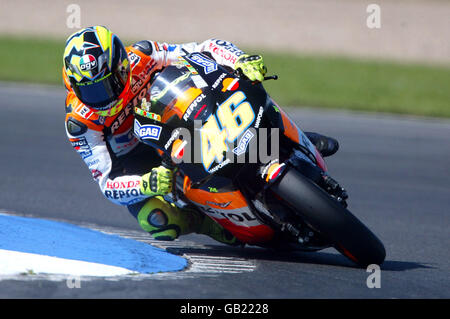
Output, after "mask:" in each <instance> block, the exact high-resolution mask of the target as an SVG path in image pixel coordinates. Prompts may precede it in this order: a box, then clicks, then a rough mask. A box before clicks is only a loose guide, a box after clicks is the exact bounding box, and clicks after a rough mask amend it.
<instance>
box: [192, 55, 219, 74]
mask: <svg viewBox="0 0 450 319" xmlns="http://www.w3.org/2000/svg"><path fill="white" fill-rule="evenodd" d="M186 59H188V60H189V61H191V62H193V63H195V64H197V65H199V66H201V67H203V71H204V72H205V74H209V73H211V72H214V71H217V63H216V62H214V61H212V60H211V59H208V58H206V57H205V56H204V55H202V54H200V53H194V54H192V55H191V56H190V57H186Z"/></svg>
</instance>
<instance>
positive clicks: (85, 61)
mask: <svg viewBox="0 0 450 319" xmlns="http://www.w3.org/2000/svg"><path fill="white" fill-rule="evenodd" d="M96 66H97V60H96V59H95V57H94V56H93V55H92V54H85V55H83V56H82V57H81V59H80V69H81V71H89V70H92V69H93V68H95V67H96Z"/></svg>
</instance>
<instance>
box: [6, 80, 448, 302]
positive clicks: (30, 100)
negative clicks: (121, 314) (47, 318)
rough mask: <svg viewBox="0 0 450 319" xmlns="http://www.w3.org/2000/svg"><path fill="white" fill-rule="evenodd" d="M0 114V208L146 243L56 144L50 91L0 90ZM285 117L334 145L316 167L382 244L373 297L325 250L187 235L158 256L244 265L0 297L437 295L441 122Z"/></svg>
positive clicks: (29, 281)
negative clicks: (288, 249) (283, 249)
mask: <svg viewBox="0 0 450 319" xmlns="http://www.w3.org/2000/svg"><path fill="white" fill-rule="evenodd" d="M0 111H1V114H0V147H1V148H0V152H1V153H0V154H1V156H0V172H1V173H0V210H3V211H5V212H12V213H15V214H19V215H30V216H34V217H40V218H46V219H56V220H62V221H68V222H71V223H74V224H77V225H91V227H94V228H95V227H97V228H99V229H109V230H116V232H120V233H121V234H127V233H130V234H135V235H136V236H135V237H136V238H137V237H140V238H146V236H147V235H146V234H145V233H144V232H143V231H141V230H140V229H139V227H138V225H137V223H136V222H135V220H134V219H133V217H131V216H130V215H129V213H128V212H127V210H126V209H125V208H122V207H120V206H116V205H113V204H112V203H110V202H108V201H107V200H106V199H104V198H103V196H102V194H101V193H100V191H99V189H98V187H97V185H96V184H95V183H94V182H93V180H92V179H91V176H90V172H89V171H88V169H87V168H86V167H85V166H84V164H83V163H82V161H81V159H80V158H79V156H78V155H77V154H76V153H75V152H74V151H73V150H72V148H71V146H70V144H69V143H68V141H67V140H66V137H65V132H64V125H63V123H64V90H63V89H62V88H55V87H38V86H25V85H11V84H5V83H0ZM289 113H290V114H291V115H292V116H293V118H294V119H295V120H296V122H297V123H298V124H299V125H300V127H301V128H303V129H304V130H315V131H318V132H321V133H323V134H328V135H331V136H334V137H336V138H337V139H338V140H339V141H340V144H341V149H340V150H339V152H338V153H337V154H336V155H335V156H333V157H331V158H327V164H328V168H329V170H330V173H331V175H332V176H334V177H335V178H336V179H337V180H338V181H340V182H341V183H342V185H344V186H345V187H346V188H347V190H348V192H349V195H350V202H349V203H350V205H349V208H350V210H351V211H352V212H353V213H354V214H355V215H356V216H358V217H359V218H360V220H361V221H363V222H364V223H365V224H366V225H367V226H368V227H369V228H370V229H371V230H372V231H373V232H374V233H375V234H377V235H378V236H379V238H380V239H381V240H382V241H383V243H384V245H385V247H386V251H387V257H386V261H385V262H384V264H383V265H382V267H381V279H380V283H381V288H372V289H370V288H368V287H367V284H366V280H367V277H368V276H369V275H370V273H368V272H366V270H365V269H359V268H356V267H354V266H353V264H352V263H351V262H349V261H348V260H347V259H346V258H345V257H343V256H341V255H340V254H338V253H337V252H336V251H335V250H334V249H326V250H323V251H321V252H316V253H295V254H283V253H274V252H269V251H266V250H263V249H259V248H256V247H247V248H238V249H237V248H232V247H227V246H224V245H221V244H218V243H216V242H214V241H212V240H210V239H209V238H207V237H205V236H199V235H189V236H185V237H182V238H181V239H180V240H178V241H176V242H175V243H172V246H170V245H169V247H168V248H167V249H168V251H170V252H173V253H176V254H187V255H189V254H190V255H196V256H197V258H198V256H203V257H204V258H211V259H213V258H228V259H230V260H231V259H233V258H234V259H236V260H241V261H242V262H243V263H245V262H246V263H247V265H252V267H250V266H246V267H249V271H238V272H234V273H233V272H231V273H227V272H223V273H220V272H216V273H212V274H211V273H210V274H209V275H206V274H202V272H201V271H198V272H194V273H191V274H190V275H189V276H183V274H182V273H183V272H180V273H179V274H172V277H171V276H167V277H164V276H160V277H158V276H152V275H149V276H143V277H139V276H138V277H136V278H121V279H118V280H111V279H103V278H100V279H90V280H82V281H81V287H80V288H72V289H70V288H68V286H67V283H66V281H64V280H50V278H46V277H45V276H44V277H39V276H37V277H35V278H30V277H33V276H25V277H24V278H16V279H10V280H2V281H0V298H183V299H184V298H257V299H258V298H275V299H278V298H449V297H450V279H449V278H450V276H449V274H450V258H449V253H450V251H449V246H450V245H449V244H450V242H449V238H450V236H449V225H450V223H449V221H450V217H449V213H450V211H449V207H450V183H449V177H450V122H449V121H444V120H432V119H418V118H402V117H394V116H386V115H366V114H361V113H360V114H355V113H347V112H330V111H328V112H324V111H317V110H312V109H295V110H294V109H290V110H289ZM0 231H1V230H0ZM11 240H14V237H13V235H12V238H11ZM211 259H210V260H211ZM82 279H83V278H82Z"/></svg>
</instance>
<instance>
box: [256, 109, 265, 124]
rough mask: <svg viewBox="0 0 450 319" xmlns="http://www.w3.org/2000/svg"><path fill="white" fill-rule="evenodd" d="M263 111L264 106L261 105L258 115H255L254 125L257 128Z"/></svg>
mask: <svg viewBox="0 0 450 319" xmlns="http://www.w3.org/2000/svg"><path fill="white" fill-rule="evenodd" d="M263 113H264V108H263V107H262V106H260V107H259V111H258V115H257V116H256V121H255V127H256V128H258V127H259V124H261V118H262V115H263Z"/></svg>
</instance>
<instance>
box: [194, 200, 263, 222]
mask: <svg viewBox="0 0 450 319" xmlns="http://www.w3.org/2000/svg"><path fill="white" fill-rule="evenodd" d="M201 208H202V210H203V211H204V212H205V214H207V215H208V216H210V217H212V218H216V219H224V218H225V219H228V220H229V221H230V222H232V223H233V224H235V225H238V226H244V227H251V226H258V225H261V222H259V220H258V219H257V218H256V216H255V215H253V213H252V212H251V211H250V210H249V209H248V208H240V209H232V210H222V208H215V207H214V208H213V207H209V206H203V205H202V206H201Z"/></svg>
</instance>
